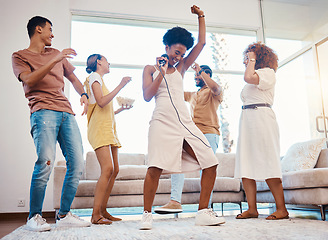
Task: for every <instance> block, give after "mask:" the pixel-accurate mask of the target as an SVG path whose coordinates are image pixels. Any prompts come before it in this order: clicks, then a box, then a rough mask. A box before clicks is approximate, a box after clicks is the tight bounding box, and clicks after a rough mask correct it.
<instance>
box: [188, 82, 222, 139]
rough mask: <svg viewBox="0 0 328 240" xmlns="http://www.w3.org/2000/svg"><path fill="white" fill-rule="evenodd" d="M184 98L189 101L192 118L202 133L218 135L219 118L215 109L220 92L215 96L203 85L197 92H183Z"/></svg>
mask: <svg viewBox="0 0 328 240" xmlns="http://www.w3.org/2000/svg"><path fill="white" fill-rule="evenodd" d="M184 98H185V101H187V102H189V103H190V107H191V117H192V120H193V121H194V123H195V124H196V126H197V127H198V128H199V129H200V130H201V131H202V133H204V134H206V133H214V134H218V135H220V131H219V128H220V125H219V118H218V115H217V113H216V111H217V110H218V108H219V105H220V103H221V102H222V94H220V95H218V96H215V95H214V94H213V93H212V91H211V90H210V89H209V88H208V87H207V86H205V87H203V88H201V89H200V90H199V91H197V92H185V93H184Z"/></svg>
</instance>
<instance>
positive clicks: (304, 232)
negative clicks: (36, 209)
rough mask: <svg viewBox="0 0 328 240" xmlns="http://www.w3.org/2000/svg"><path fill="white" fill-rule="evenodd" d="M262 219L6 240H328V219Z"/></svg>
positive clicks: (22, 234)
mask: <svg viewBox="0 0 328 240" xmlns="http://www.w3.org/2000/svg"><path fill="white" fill-rule="evenodd" d="M264 217H265V216H264V215H263V216H261V215H260V218H258V219H245V220H237V219H235V217H234V216H227V217H225V219H226V223H225V224H223V225H221V226H212V227H203V226H195V218H179V219H174V218H171V219H155V220H154V223H153V229H152V230H147V231H146V230H144V231H141V230H139V229H138V227H139V221H122V222H114V223H113V224H112V225H108V226H100V225H92V226H91V227H88V228H60V229H59V228H56V227H55V225H54V224H52V225H51V226H52V229H51V231H48V232H41V233H37V232H31V231H28V230H26V229H25V225H24V226H22V227H19V228H18V229H16V230H15V231H13V232H12V233H10V234H9V235H7V236H5V237H4V238H3V240H9V239H10V240H12V239H15V240H19V239H29V240H31V239H37V240H43V239H45V240H50V239H65V240H66V239H69V240H73V239H90V240H93V239H97V240H100V239H115V240H116V239H135V240H137V239H145V240H146V239H147V240H155V239H165V240H178V239H201V240H204V239H212V240H214V239H224V240H227V239H238V240H243V239H247V240H253V239H270V240H275V239H307V240H308V239H320V240H324V239H328V221H321V220H309V219H299V218H291V219H286V220H277V221H267V220H265V218H264Z"/></svg>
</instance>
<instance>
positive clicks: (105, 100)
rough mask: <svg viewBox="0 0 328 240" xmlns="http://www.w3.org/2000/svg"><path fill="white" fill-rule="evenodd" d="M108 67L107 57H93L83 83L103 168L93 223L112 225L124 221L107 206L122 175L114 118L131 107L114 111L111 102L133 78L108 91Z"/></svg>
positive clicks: (91, 136) (93, 140) (92, 140)
mask: <svg viewBox="0 0 328 240" xmlns="http://www.w3.org/2000/svg"><path fill="white" fill-rule="evenodd" d="M109 65H110V64H109V63H108V62H107V59H106V58H105V57H104V56H102V55H100V54H92V55H90V56H89V57H88V60H87V68H86V71H87V72H88V73H91V74H90V76H89V77H88V78H87V80H86V81H85V83H84V85H85V87H86V89H87V94H88V96H89V109H88V113H87V118H88V140H89V142H90V144H91V146H92V148H93V149H94V150H95V153H96V156H97V159H98V161H99V164H100V168H101V175H100V177H99V179H98V182H97V185H96V189H95V196H94V204H93V211H92V217H91V222H92V223H93V224H111V223H112V221H120V220H121V219H120V218H116V217H113V216H112V215H110V214H109V213H108V212H107V210H106V206H107V202H108V198H109V195H110V193H111V191H112V188H113V185H114V182H115V178H116V176H117V174H118V172H119V164H118V148H119V147H121V144H120V142H119V140H118V138H117V133H116V123H115V118H114V115H115V114H117V113H119V112H121V111H123V110H126V109H130V108H131V106H121V108H119V109H118V110H116V111H115V112H114V110H113V101H112V100H113V99H114V97H115V96H116V95H117V94H118V92H119V91H120V90H121V89H122V88H123V87H124V86H125V85H126V84H127V83H128V82H130V81H131V77H123V79H122V81H121V82H120V84H119V85H118V86H117V87H116V88H115V89H114V90H113V91H112V92H109V91H108V89H107V88H106V86H105V84H104V81H103V76H104V75H105V74H106V73H109Z"/></svg>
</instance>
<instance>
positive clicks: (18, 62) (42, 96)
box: [12, 48, 75, 114]
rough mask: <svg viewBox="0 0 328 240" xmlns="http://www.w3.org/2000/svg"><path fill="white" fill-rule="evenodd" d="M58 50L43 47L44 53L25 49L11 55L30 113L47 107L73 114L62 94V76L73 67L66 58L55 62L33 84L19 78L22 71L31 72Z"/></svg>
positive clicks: (51, 57)
mask: <svg viewBox="0 0 328 240" xmlns="http://www.w3.org/2000/svg"><path fill="white" fill-rule="evenodd" d="M59 53H60V52H59V50H57V49H54V48H45V52H44V53H41V54H40V53H34V52H31V51H29V50H27V49H24V50H20V51H18V52H15V53H13V55H12V66H13V70H14V74H15V76H16V77H17V79H18V80H19V81H21V82H22V84H23V88H24V92H25V97H26V98H27V99H28V101H29V103H28V105H29V107H30V112H31V114H32V113H34V112H36V111H38V110H40V109H49V110H54V111H60V112H68V113H71V114H74V112H73V110H72V107H71V104H70V103H69V101H68V99H67V97H66V96H65V94H64V86H65V83H64V76H65V77H67V76H69V75H70V74H72V73H73V71H74V69H75V67H74V66H73V65H72V64H70V63H69V62H68V61H67V59H66V58H64V59H63V60H62V61H61V62H59V63H57V64H56V65H55V66H54V67H53V68H52V69H51V70H50V72H49V73H48V74H47V75H46V76H45V77H44V78H43V79H41V80H40V81H38V82H37V83H36V84H35V85H34V86H28V85H27V84H25V83H24V82H23V81H22V80H21V79H20V74H21V73H22V72H33V71H35V70H37V69H39V68H40V67H42V66H43V65H45V64H46V63H48V62H49V61H50V60H51V59H53V58H54V57H55V56H56V55H57V54H59Z"/></svg>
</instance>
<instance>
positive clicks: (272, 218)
mask: <svg viewBox="0 0 328 240" xmlns="http://www.w3.org/2000/svg"><path fill="white" fill-rule="evenodd" d="M288 218H289V214H287V215H286V216H283V217H277V216H276V215H274V214H271V215H270V216H268V217H266V218H265V219H266V220H280V219H288Z"/></svg>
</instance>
